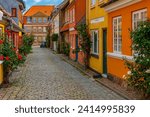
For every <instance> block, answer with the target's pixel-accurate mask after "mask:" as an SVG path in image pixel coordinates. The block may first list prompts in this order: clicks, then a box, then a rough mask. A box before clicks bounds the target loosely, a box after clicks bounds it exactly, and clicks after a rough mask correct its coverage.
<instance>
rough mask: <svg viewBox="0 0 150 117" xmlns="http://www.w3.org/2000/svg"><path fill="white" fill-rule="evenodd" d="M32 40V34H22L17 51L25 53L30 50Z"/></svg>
mask: <svg viewBox="0 0 150 117" xmlns="http://www.w3.org/2000/svg"><path fill="white" fill-rule="evenodd" d="M33 42H34V36H33V35H32V34H31V35H24V36H23V45H22V46H21V47H20V48H19V52H20V53H22V54H24V55H27V54H29V53H30V52H31V50H32V44H33Z"/></svg>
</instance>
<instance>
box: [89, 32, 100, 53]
mask: <svg viewBox="0 0 150 117" xmlns="http://www.w3.org/2000/svg"><path fill="white" fill-rule="evenodd" d="M95 32H96V33H97V52H94V43H95V42H94V41H95V40H94V33H95ZM91 37H92V54H95V55H98V54H99V31H98V30H91Z"/></svg>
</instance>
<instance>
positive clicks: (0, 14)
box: [0, 10, 3, 20]
mask: <svg viewBox="0 0 150 117" xmlns="http://www.w3.org/2000/svg"><path fill="white" fill-rule="evenodd" d="M2 17H3V12H2V11H1V10H0V20H2Z"/></svg>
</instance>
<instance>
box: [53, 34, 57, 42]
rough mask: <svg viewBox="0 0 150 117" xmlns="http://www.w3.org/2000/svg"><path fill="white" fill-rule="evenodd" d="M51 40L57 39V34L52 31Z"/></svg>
mask: <svg viewBox="0 0 150 117" xmlns="http://www.w3.org/2000/svg"><path fill="white" fill-rule="evenodd" d="M52 41H58V34H56V33H54V34H53V35H52Z"/></svg>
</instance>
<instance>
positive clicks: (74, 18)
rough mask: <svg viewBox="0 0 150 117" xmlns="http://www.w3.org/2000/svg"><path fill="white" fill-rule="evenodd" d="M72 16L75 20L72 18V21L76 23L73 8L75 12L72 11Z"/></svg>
mask: <svg viewBox="0 0 150 117" xmlns="http://www.w3.org/2000/svg"><path fill="white" fill-rule="evenodd" d="M72 12H73V13H72V15H73V18H72V21H73V22H74V21H75V9H74V8H73V11H72Z"/></svg>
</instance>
